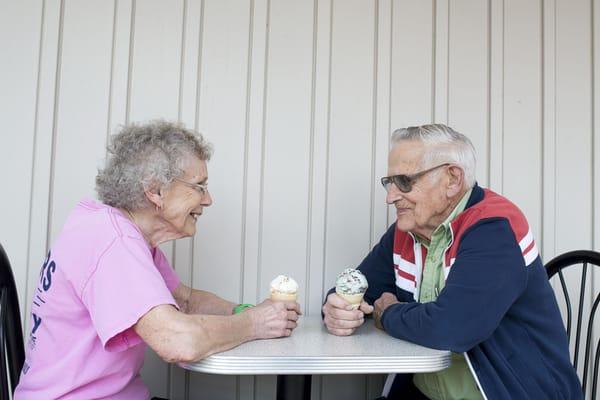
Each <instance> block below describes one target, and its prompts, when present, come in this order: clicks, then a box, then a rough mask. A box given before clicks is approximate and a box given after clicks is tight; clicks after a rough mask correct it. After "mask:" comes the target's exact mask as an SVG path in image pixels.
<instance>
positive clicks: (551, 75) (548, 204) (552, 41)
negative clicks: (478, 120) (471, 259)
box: [541, 0, 557, 261]
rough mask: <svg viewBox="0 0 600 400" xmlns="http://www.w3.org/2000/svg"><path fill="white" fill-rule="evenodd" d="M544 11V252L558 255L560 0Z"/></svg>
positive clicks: (547, 256) (544, 5)
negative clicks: (557, 151)
mask: <svg viewBox="0 0 600 400" xmlns="http://www.w3.org/2000/svg"><path fill="white" fill-rule="evenodd" d="M542 13H543V32H542V33H543V40H544V43H543V53H544V56H543V58H544V59H543V63H544V64H543V75H544V100H543V114H544V118H543V121H542V123H543V138H542V140H543V176H542V182H543V199H544V200H543V203H542V210H543V212H542V221H543V224H542V237H541V239H542V245H543V247H542V255H543V257H544V261H549V260H550V259H551V258H552V257H553V256H554V255H555V254H556V192H557V188H556V184H557V182H556V0H544V2H543V3H542Z"/></svg>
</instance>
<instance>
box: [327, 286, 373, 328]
mask: <svg viewBox="0 0 600 400" xmlns="http://www.w3.org/2000/svg"><path fill="white" fill-rule="evenodd" d="M372 312H373V306H370V305H369V304H368V303H367V302H365V301H364V300H363V301H362V302H361V303H360V307H359V308H358V309H353V308H352V306H351V305H350V303H348V302H347V301H346V300H344V299H342V298H341V297H340V296H338V295H337V294H336V293H331V294H330V295H329V296H327V302H326V303H325V304H324V305H323V314H324V315H325V318H324V319H323V322H325V326H326V327H327V330H328V331H329V333H332V334H334V335H337V336H349V335H352V334H353V333H354V331H355V330H356V328H358V327H359V326H361V325H362V324H363V323H364V322H365V314H371V313H372Z"/></svg>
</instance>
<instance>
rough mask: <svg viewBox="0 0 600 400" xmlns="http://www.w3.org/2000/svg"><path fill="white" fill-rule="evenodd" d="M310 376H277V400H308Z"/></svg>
mask: <svg viewBox="0 0 600 400" xmlns="http://www.w3.org/2000/svg"><path fill="white" fill-rule="evenodd" d="M311 380H312V375H278V376H277V400H310V385H311Z"/></svg>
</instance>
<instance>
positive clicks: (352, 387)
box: [323, 1, 376, 399]
mask: <svg viewBox="0 0 600 400" xmlns="http://www.w3.org/2000/svg"><path fill="white" fill-rule="evenodd" d="M332 8H333V9H332V12H333V26H332V29H333V31H332V44H331V46H332V56H331V57H332V58H331V121H330V142H329V171H328V181H329V186H328V199H327V232H326V235H327V236H326V237H327V242H326V259H325V260H326V265H325V268H326V271H325V286H326V287H330V286H331V285H333V283H334V280H335V276H336V275H337V274H338V273H339V272H340V271H341V270H342V269H344V268H346V267H349V266H355V265H357V264H358V263H359V262H360V261H361V260H362V258H363V257H364V255H365V254H366V253H367V251H369V245H370V229H371V193H370V192H369V190H368V188H370V187H372V186H371V185H372V174H373V173H372V162H373V161H372V157H373V154H372V133H373V118H374V117H375V116H374V115H373V101H374V99H373V97H374V95H375V93H374V87H373V76H374V73H375V71H374V68H375V65H374V64H375V63H374V56H375V46H374V44H375V38H374V35H375V32H376V30H375V16H376V15H375V11H376V10H375V7H374V4H373V3H366V2H360V1H343V2H342V1H340V2H334V3H333V7H332ZM357 378H358V377H356V376H354V377H352V376H338V377H336V376H327V377H324V378H323V398H324V399H329V398H332V399H333V398H341V397H344V398H349V399H358V398H361V395H362V396H364V391H365V386H364V384H365V379H364V377H361V378H359V379H357Z"/></svg>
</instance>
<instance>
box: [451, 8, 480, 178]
mask: <svg viewBox="0 0 600 400" xmlns="http://www.w3.org/2000/svg"><path fill="white" fill-rule="evenodd" d="M487 7H488V4H487V2H482V1H480V0H459V1H453V2H451V3H450V10H449V12H450V24H449V43H450V44H449V65H448V71H449V72H448V74H449V89H448V98H449V100H448V104H449V110H448V122H449V125H450V126H452V127H453V128H455V129H457V130H458V131H459V132H461V133H463V134H465V135H467V136H468V137H469V138H470V139H471V141H472V142H473V145H474V146H475V151H476V153H477V161H478V162H477V174H476V176H477V180H478V182H479V183H480V184H482V185H484V186H487V183H488V181H489V176H488V173H489V170H488V168H489V156H488V140H489V138H488V133H489V132H488V120H487V118H488V116H487V113H488V106H487V104H488V101H489V97H488V95H489V93H488V62H489V60H488V49H487V46H488V37H487V35H488V27H487V23H488V10H487Z"/></svg>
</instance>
